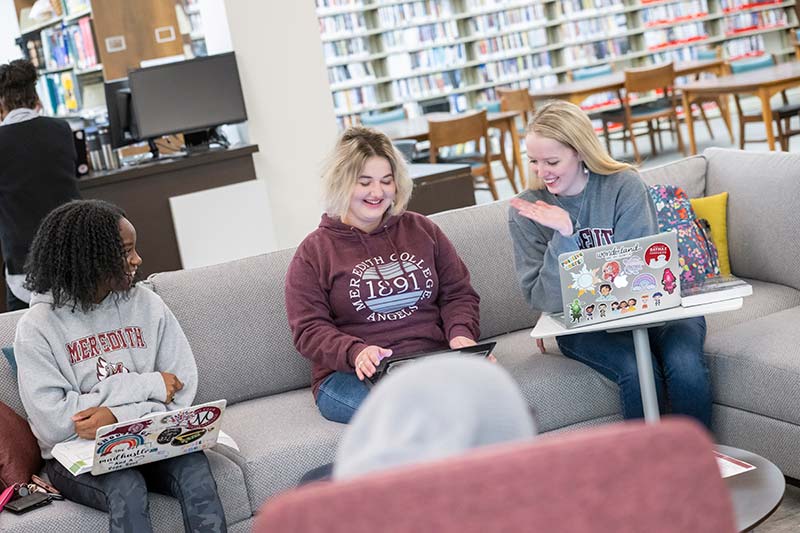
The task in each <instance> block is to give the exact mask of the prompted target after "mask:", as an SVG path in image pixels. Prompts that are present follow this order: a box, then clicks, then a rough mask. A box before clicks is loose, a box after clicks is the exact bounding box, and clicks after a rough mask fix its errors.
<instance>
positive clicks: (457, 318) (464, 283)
mask: <svg viewBox="0 0 800 533" xmlns="http://www.w3.org/2000/svg"><path fill="white" fill-rule="evenodd" d="M434 228H435V230H434V231H435V235H436V245H437V253H436V275H437V277H438V278H439V297H438V300H437V303H438V304H439V312H440V314H441V317H442V325H443V328H444V333H445V337H446V338H447V340H448V341H450V340H452V339H453V338H454V337H458V336H464V337H467V338H469V339H472V340H474V341H477V340H478V339H480V334H481V332H480V328H479V323H480V305H479V304H480V297H479V296H478V293H476V292H475V289H473V288H472V284H471V283H470V276H469V270H468V269H467V266H466V265H465V264H464V262H463V261H462V260H461V258H460V257H459V256H458V252H456V249H455V247H454V246H453V243H451V242H450V239H448V238H447V236H446V235H445V234H444V232H443V231H442V230H441V229H440V228H439V227H438V226H436V225H435V224H434Z"/></svg>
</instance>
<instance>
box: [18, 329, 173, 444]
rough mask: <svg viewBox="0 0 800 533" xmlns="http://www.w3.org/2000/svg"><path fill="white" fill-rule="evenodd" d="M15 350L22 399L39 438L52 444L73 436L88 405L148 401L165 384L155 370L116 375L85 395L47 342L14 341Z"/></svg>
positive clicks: (118, 404) (116, 404) (108, 405)
mask: <svg viewBox="0 0 800 533" xmlns="http://www.w3.org/2000/svg"><path fill="white" fill-rule="evenodd" d="M14 353H15V354H16V360H17V368H18V378H19V393H20V399H21V400H22V403H23V405H24V406H25V411H26V412H27V414H28V419H29V420H30V423H31V426H32V427H33V430H34V432H35V433H36V435H37V437H38V438H39V439H40V440H41V441H42V442H44V443H46V444H48V445H49V447H52V446H54V445H55V444H58V443H59V442H63V441H66V440H69V439H71V438H72V437H74V435H75V426H74V423H73V421H72V416H73V415H74V414H75V413H77V412H79V411H82V410H84V409H88V408H89V407H99V406H105V407H109V408H113V407H115V406H121V405H126V404H129V403H136V402H145V401H147V400H149V399H151V398H152V397H153V396H154V394H155V391H156V390H157V387H158V385H159V383H158V381H159V380H161V384H162V385H161V386H163V380H162V379H161V376H160V375H159V374H158V373H156V372H149V373H146V374H115V375H113V376H110V377H109V378H108V379H104V380H103V381H101V382H99V383H98V384H97V385H95V386H94V387H93V388H92V390H91V391H90V392H88V393H85V394H82V393H80V392H78V391H77V390H76V389H75V387H73V385H72V384H71V383H70V382H69V381H68V380H67V378H66V377H64V374H63V373H62V372H61V369H60V368H59V366H58V363H57V362H56V359H55V356H54V354H53V352H52V351H51V350H50V348H49V347H48V345H47V343H46V342H44V341H42V342H36V341H33V340H24V341H21V340H15V341H14ZM112 412H113V409H112Z"/></svg>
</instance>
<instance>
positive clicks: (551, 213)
mask: <svg viewBox="0 0 800 533" xmlns="http://www.w3.org/2000/svg"><path fill="white" fill-rule="evenodd" d="M510 203H511V207H513V208H514V209H516V210H517V212H518V213H519V214H520V215H522V216H524V217H525V218H529V219H531V220H533V221H534V222H536V223H537V224H541V225H542V226H546V227H548V228H551V229H553V230H555V231H557V232H559V233H560V234H561V235H563V236H564V237H569V236H570V235H572V232H573V227H572V219H571V218H570V216H569V213H567V212H566V211H565V210H564V209H562V208H561V207H558V206H557V205H552V204H548V203H547V202H543V201H541V200H536V201H535V202H533V203H531V202H528V201H527V200H523V199H522V198H512V199H511V202H510Z"/></svg>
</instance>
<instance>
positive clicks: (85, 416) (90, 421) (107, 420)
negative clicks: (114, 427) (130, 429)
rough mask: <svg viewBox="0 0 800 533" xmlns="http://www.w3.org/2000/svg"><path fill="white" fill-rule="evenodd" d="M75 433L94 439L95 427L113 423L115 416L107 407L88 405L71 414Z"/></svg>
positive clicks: (115, 420)
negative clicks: (86, 407) (88, 406)
mask: <svg viewBox="0 0 800 533" xmlns="http://www.w3.org/2000/svg"><path fill="white" fill-rule="evenodd" d="M72 421H73V422H75V433H76V434H77V435H78V436H79V437H80V438H82V439H88V440H94V437H95V434H96V433H97V428H101V427H103V426H107V425H109V424H114V423H116V422H117V417H116V416H114V413H112V412H111V409H109V408H108V407H90V408H88V409H84V410H83V411H80V412H78V413H75V414H74V415H73V416H72Z"/></svg>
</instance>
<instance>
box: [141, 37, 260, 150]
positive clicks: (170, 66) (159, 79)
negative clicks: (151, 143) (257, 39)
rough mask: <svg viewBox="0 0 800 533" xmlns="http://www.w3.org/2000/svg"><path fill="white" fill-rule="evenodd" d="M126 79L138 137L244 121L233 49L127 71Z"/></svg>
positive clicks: (195, 129)
mask: <svg viewBox="0 0 800 533" xmlns="http://www.w3.org/2000/svg"><path fill="white" fill-rule="evenodd" d="M128 80H129V83H130V88H131V103H132V107H133V115H134V119H135V120H134V121H135V128H136V131H135V135H136V137H137V138H139V139H141V140H144V139H150V138H153V137H159V136H161V135H170V134H175V133H193V132H202V131H208V130H209V129H210V128H213V127H215V126H219V125H221V124H235V123H237V122H244V121H245V120H247V113H246V111H245V107H244V96H243V95H242V86H241V84H240V83H239V68H238V67H237V65H236V57H235V56H234V54H233V52H230V53H227V54H219V55H213V56H207V57H201V58H197V59H191V60H188V61H180V62H177V63H167V64H165V65H158V66H155V67H149V68H142V69H137V70H132V71H130V72H129V73H128Z"/></svg>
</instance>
